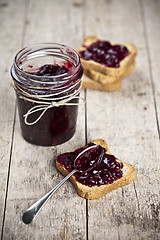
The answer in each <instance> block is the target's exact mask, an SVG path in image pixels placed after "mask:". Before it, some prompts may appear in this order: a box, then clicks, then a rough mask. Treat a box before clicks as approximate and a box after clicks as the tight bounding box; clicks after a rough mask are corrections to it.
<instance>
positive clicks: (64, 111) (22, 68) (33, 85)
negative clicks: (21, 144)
mask: <svg viewBox="0 0 160 240" xmlns="http://www.w3.org/2000/svg"><path fill="white" fill-rule="evenodd" d="M82 74H83V69H82V65H81V62H80V58H79V55H78V54H77V53H76V51H74V50H73V49H72V48H70V47H68V46H65V45H61V44H55V43H41V44H34V45H30V46H28V47H25V48H23V49H22V50H21V51H19V52H18V53H17V55H16V56H15V59H14V63H13V66H12V68H11V75H12V78H13V82H14V88H15V92H16V96H17V103H18V111H19V119H20V125H21V132H22V136H23V137H24V139H25V140H27V141H28V142H30V143H33V144H36V145H40V146H54V145H59V144H62V143H64V142H66V141H68V140H69V139H70V138H71V137H72V136H73V135H74V133H75V130H76V122H77V111H78V104H79V94H80V88H81V77H82Z"/></svg>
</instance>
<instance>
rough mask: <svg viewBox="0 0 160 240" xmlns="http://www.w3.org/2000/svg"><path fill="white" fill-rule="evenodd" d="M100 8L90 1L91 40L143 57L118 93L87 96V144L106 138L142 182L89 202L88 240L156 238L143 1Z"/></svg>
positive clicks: (154, 146) (154, 144)
mask: <svg viewBox="0 0 160 240" xmlns="http://www.w3.org/2000/svg"><path fill="white" fill-rule="evenodd" d="M150 4H151V3H150ZM95 5H96V1H92V2H90V1H87V6H86V33H87V35H89V34H92V35H93V34H95V35H97V36H98V37H101V38H104V39H109V40H111V41H112V42H122V43H123V42H133V43H134V44H135V45H136V46H137V48H138V56H137V66H136V70H135V71H134V73H133V74H132V75H131V76H129V77H127V78H126V79H124V80H123V84H122V88H121V89H120V90H119V91H117V92H114V93H107V92H98V91H92V90H88V91H87V110H88V111H87V135H88V141H89V140H91V139H96V138H104V139H106V140H107V142H108V144H109V147H110V149H111V152H113V154H115V155H116V156H117V157H119V158H120V159H122V160H124V161H127V162H129V163H131V164H133V165H134V166H135V167H136V170H137V178H136V181H135V183H134V184H130V185H129V186H127V187H125V188H124V189H122V190H121V189H118V190H116V191H115V192H112V193H110V194H108V195H107V196H105V197H103V198H101V199H99V200H96V201H89V219H88V222H89V238H90V239H133V238H134V239H157V238H158V235H157V234H158V233H157V231H158V228H156V227H158V226H157V225H156V224H157V215H156V214H155V213H154V210H153V209H157V208H158V206H159V205H158V198H159V185H158V184H159V172H158V171H157V167H158V164H159V154H160V150H159V136H158V131H157V124H156V116H155V107H154V96H153V92H152V82H151V79H150V72H149V62H148V55H147V50H148V49H147V46H146V39H145V37H144V30H143V27H144V23H143V19H142V16H141V9H140V6H139V2H138V1H123V4H122V2H121V1H99V3H98V5H97V6H96V11H95ZM91 16H94V17H91ZM155 48H156V47H155ZM93 119H94V121H93ZM97 209H98V210H97Z"/></svg>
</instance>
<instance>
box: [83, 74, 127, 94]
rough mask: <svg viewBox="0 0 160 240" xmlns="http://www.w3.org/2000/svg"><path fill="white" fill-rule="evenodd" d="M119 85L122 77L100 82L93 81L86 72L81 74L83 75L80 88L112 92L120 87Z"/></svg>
mask: <svg viewBox="0 0 160 240" xmlns="http://www.w3.org/2000/svg"><path fill="white" fill-rule="evenodd" d="M121 85H122V78H119V79H118V80H117V79H116V78H115V80H114V82H113V81H112V82H106V83H101V82H98V81H94V80H93V79H91V78H89V77H88V76H87V75H86V74H83V77H82V88H88V89H94V90H99V91H108V92H113V91H117V90H118V89H120V87H121Z"/></svg>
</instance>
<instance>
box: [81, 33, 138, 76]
mask: <svg viewBox="0 0 160 240" xmlns="http://www.w3.org/2000/svg"><path fill="white" fill-rule="evenodd" d="M98 40H100V39H98V38H97V37H95V36H88V37H86V38H85V39H84V41H83V44H82V46H81V47H80V48H78V49H77V52H78V53H79V54H80V52H81V51H84V50H85V49H86V47H88V46H90V45H91V44H92V43H94V42H96V41H98ZM117 44H119V43H116V44H112V45H117ZM119 45H123V46H126V47H127V49H128V51H129V52H130V54H129V55H128V56H127V57H125V58H124V59H123V60H122V61H120V66H119V67H118V68H113V67H107V66H104V65H102V64H100V63H97V62H95V61H93V60H85V59H83V58H81V62H82V65H83V67H84V69H89V70H94V71H97V72H101V73H102V74H105V75H109V76H113V77H120V76H121V75H123V74H124V73H125V71H126V69H127V68H128V66H130V65H131V63H132V62H133V60H134V58H135V56H136V55H137V49H136V47H135V45H134V44H132V43H124V44H119Z"/></svg>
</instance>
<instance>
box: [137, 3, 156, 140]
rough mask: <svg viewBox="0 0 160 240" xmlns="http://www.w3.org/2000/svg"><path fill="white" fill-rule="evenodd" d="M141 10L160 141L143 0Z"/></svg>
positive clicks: (140, 4) (140, 5)
mask: <svg viewBox="0 0 160 240" xmlns="http://www.w3.org/2000/svg"><path fill="white" fill-rule="evenodd" d="M139 8H140V11H141V16H142V24H143V34H144V39H145V45H146V49H147V58H148V65H149V75H150V79H151V86H152V93H153V102H154V107H155V116H156V122H157V131H158V136H159V139H160V128H159V121H158V112H157V103H156V98H155V88H154V82H153V75H152V66H151V56H150V49H149V44H148V38H147V28H146V21H145V14H144V5H143V1H142V0H139Z"/></svg>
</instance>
